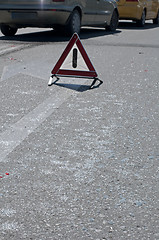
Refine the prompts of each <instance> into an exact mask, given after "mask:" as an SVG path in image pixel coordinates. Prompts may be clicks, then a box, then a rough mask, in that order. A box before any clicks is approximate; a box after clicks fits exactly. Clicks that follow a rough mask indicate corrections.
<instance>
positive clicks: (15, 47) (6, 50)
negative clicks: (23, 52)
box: [0, 44, 30, 56]
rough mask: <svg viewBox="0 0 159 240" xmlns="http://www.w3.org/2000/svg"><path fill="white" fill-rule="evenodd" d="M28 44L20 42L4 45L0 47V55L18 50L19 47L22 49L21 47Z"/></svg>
mask: <svg viewBox="0 0 159 240" xmlns="http://www.w3.org/2000/svg"><path fill="white" fill-rule="evenodd" d="M29 46H30V45H29V44H27V45H25V46H24V44H21V45H14V44H13V45H11V46H8V45H6V46H4V47H3V48H0V56H1V55H4V54H8V53H11V52H14V51H17V50H20V49H23V48H27V47H29Z"/></svg>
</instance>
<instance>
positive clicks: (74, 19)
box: [66, 10, 81, 35]
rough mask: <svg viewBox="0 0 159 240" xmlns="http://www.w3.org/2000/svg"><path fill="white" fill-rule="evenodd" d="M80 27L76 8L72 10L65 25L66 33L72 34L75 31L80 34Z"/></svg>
mask: <svg viewBox="0 0 159 240" xmlns="http://www.w3.org/2000/svg"><path fill="white" fill-rule="evenodd" d="M80 29H81V16H80V13H79V11H78V10H74V11H73V12H72V14H71V16H70V18H69V20H68V23H67V25H66V34H67V35H72V34H74V33H75V32H76V33H77V34H80Z"/></svg>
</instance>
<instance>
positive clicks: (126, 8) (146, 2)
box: [117, 0, 159, 27]
mask: <svg viewBox="0 0 159 240" xmlns="http://www.w3.org/2000/svg"><path fill="white" fill-rule="evenodd" d="M117 4H118V11H119V19H125V20H133V21H136V23H137V25H138V26H140V27H143V26H144V25H145V21H146V20H153V23H154V24H159V0H117Z"/></svg>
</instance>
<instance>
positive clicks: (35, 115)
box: [0, 80, 81, 162]
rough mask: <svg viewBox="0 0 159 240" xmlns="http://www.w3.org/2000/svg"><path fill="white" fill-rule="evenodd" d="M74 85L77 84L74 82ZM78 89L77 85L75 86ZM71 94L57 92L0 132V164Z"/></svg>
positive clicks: (64, 91) (69, 91) (66, 90)
mask: <svg viewBox="0 0 159 240" xmlns="http://www.w3.org/2000/svg"><path fill="white" fill-rule="evenodd" d="M78 81H80V80H78ZM76 84H78V83H77V82H76ZM79 84H81V81H80V83H79ZM78 88H79V85H77V89H78ZM77 89H76V90H77ZM71 94H72V90H70V89H62V90H60V91H57V92H56V94H54V95H53V96H51V97H49V98H48V99H46V100H45V101H44V102H43V103H41V104H39V105H38V106H37V107H36V108H35V109H34V110H33V111H31V112H30V113H29V114H27V115H25V116H24V117H23V118H22V119H20V120H19V121H18V122H16V123H15V124H13V125H12V126H11V127H10V128H9V129H8V130H6V131H4V132H2V133H1V134H0V162H5V161H6V157H7V155H8V154H9V153H11V152H12V151H13V150H14V149H15V148H16V147H17V146H18V145H19V144H20V143H21V142H22V141H23V140H24V139H25V138H26V137H28V136H29V134H31V133H32V132H33V131H34V130H35V129H36V128H37V127H38V126H39V125H40V124H41V123H42V122H43V121H44V120H45V119H46V118H47V117H49V116H50V115H51V114H52V113H53V112H54V111H55V110H56V109H57V108H58V107H59V106H60V105H62V104H63V103H64V102H65V101H66V100H67V99H68V97H69V96H70V95H71Z"/></svg>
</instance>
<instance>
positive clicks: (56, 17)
mask: <svg viewBox="0 0 159 240" xmlns="http://www.w3.org/2000/svg"><path fill="white" fill-rule="evenodd" d="M69 15H70V11H69V10H62V9H61V10H60V9H58V10H57V9H52V10H50V9H48V10H0V24H8V25H10V26H12V27H29V26H31V27H52V26H53V25H65V24H66V22H67V19H68V17H69Z"/></svg>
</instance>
